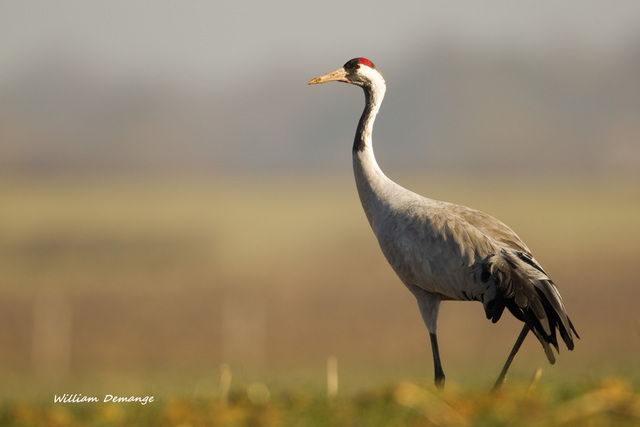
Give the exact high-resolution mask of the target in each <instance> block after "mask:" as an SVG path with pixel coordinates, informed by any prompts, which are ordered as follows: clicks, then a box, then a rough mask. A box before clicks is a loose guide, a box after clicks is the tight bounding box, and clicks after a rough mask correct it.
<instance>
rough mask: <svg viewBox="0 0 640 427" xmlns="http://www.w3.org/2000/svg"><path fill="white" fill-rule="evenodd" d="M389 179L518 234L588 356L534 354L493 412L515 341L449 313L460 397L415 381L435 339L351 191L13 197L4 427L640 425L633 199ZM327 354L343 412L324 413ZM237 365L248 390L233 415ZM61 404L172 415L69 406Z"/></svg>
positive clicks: (343, 185)
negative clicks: (222, 389)
mask: <svg viewBox="0 0 640 427" xmlns="http://www.w3.org/2000/svg"><path fill="white" fill-rule="evenodd" d="M394 178H395V179H397V181H399V182H400V183H402V184H404V185H406V186H407V187H409V188H411V189H414V190H415V191H417V192H420V193H422V194H429V195H431V196H432V197H434V198H440V199H445V200H450V201H453V202H457V203H462V204H465V205H469V206H473V207H476V208H479V209H482V210H485V211H487V212H488V213H490V214H493V215H495V216H496V217H498V218H500V219H502V220H503V221H504V222H506V223H507V224H509V225H510V226H512V227H513V228H514V229H515V230H516V231H517V232H518V233H519V234H520V236H521V237H522V238H523V239H524V240H525V241H526V242H527V244H528V245H529V246H530V248H531V249H532V250H533V252H534V254H535V255H536V258H537V259H538V260H539V261H540V262H541V263H542V264H543V265H544V266H545V269H546V270H547V271H548V272H549V274H550V275H551V276H552V277H553V278H554V280H555V281H556V283H557V284H558V285H559V287H560V291H561V293H562V295H563V298H564V300H565V304H566V306H567V309H568V311H569V313H570V316H571V317H572V319H573V322H574V324H575V325H576V328H577V329H578V332H579V333H580V335H581V337H582V339H581V340H579V341H578V342H577V343H576V349H575V351H574V352H568V351H566V350H564V349H562V350H561V353H560V354H559V356H558V362H557V364H556V365H555V366H553V367H551V366H548V365H546V361H545V359H544V355H543V354H542V352H541V350H540V348H539V345H538V344H537V343H536V342H535V340H528V341H526V342H525V344H524V346H523V348H522V350H521V352H520V354H519V355H518V358H517V359H516V362H515V364H514V366H513V367H512V371H511V373H510V380H509V382H508V387H507V389H506V390H505V392H504V393H502V394H500V395H497V396H492V395H489V394H487V393H486V392H485V390H486V389H487V388H488V385H490V384H491V382H492V381H493V380H495V378H494V376H495V375H497V373H498V371H499V368H500V365H501V363H502V362H503V361H504V358H505V357H506V355H507V353H508V351H509V348H510V346H511V344H512V342H513V339H514V338H515V336H516V335H517V333H518V331H519V329H520V327H519V325H518V323H517V322H516V321H514V320H512V319H510V318H509V316H504V318H503V319H501V321H500V322H499V323H498V324H497V325H492V324H491V323H490V322H488V321H485V320H484V314H483V311H482V307H481V306H480V305H479V304H463V303H445V304H443V306H442V308H441V313H440V321H439V339H440V347H441V349H440V350H441V354H442V357H443V359H444V362H445V370H446V372H447V378H448V386H449V387H448V390H447V392H446V393H445V394H444V395H439V394H436V393H435V392H434V390H433V388H432V386H431V385H430V384H428V383H420V382H417V380H416V379H423V378H428V377H429V376H430V375H431V366H430V359H429V358H430V353H429V348H428V340H427V339H426V337H425V332H424V326H423V325H422V321H421V319H420V316H419V313H418V310H417V308H416V307H415V301H414V300H413V299H412V297H411V295H410V294H409V293H408V292H406V290H405V289H403V287H402V285H401V284H399V282H398V281H397V279H396V278H395V276H394V274H393V272H392V271H391V269H390V268H389V267H388V266H387V265H386V262H385V261H384V259H383V257H382V255H381V254H380V251H379V249H378V247H377V244H376V242H375V239H374V238H373V236H372V233H371V231H370V229H369V228H368V225H367V223H366V220H365V217H364V214H363V213H362V211H361V207H360V206H359V202H358V200H357V196H356V192H355V188H354V186H353V183H352V182H351V180H352V177H351V176H350V175H348V174H347V173H345V174H344V175H340V176H336V177H331V178H326V179H317V178H310V177H280V178H270V179H263V180H258V179H256V180H244V179H243V180H240V179H234V178H233V177H216V176H209V177H187V178H185V177H181V178H178V179H176V178H175V177H157V176H153V177H152V176H148V177H135V176H121V177H95V176H91V177H83V176H69V177H55V178H50V177H48V178H47V179H41V178H37V177H16V176H5V177H2V179H0V200H2V201H3V208H2V209H0V224H2V228H0V271H2V277H3V280H2V281H0V343H2V345H0V366H2V369H1V370H0V373H1V374H2V376H3V379H4V384H3V390H2V391H0V405H1V406H0V407H1V408H2V409H1V411H0V424H2V425H100V423H102V425H148V424H156V425H177V424H181V423H183V424H186V425H189V424H191V425H434V424H435V425H438V424H440V425H443V424H444V425H448V424H449V425H450V424H453V425H455V424H461V425H465V424H471V425H501V424H502V425H510V424H512V423H513V421H514V419H516V420H517V421H519V422H520V421H521V422H522V424H528V425H549V424H551V425H584V424H586V425H610V424H611V423H614V424H621V425H625V424H627V425H633V424H634V423H637V422H638V410H639V409H638V407H639V403H638V384H639V383H640V380H639V378H638V374H637V358H638V354H639V353H640V318H639V317H638V313H637V301H638V300H640V288H638V286H637V277H636V276H637V274H636V265H637V258H638V255H640V220H638V218H640V189H639V187H638V186H637V184H636V182H637V180H628V181H625V180H614V179H600V178H585V177H568V178H565V179H562V180H559V181H556V180H552V179H538V178H536V179H534V178H533V177H518V179H517V180H516V179H514V178H513V177H511V178H509V177H473V179H471V178H469V179H467V178H466V177H451V176H406V177H395V176H394ZM65 325H66V326H65ZM46 337H54V338H55V339H54V340H53V341H52V340H48V339H47V338H46ZM330 355H335V356H336V357H337V358H338V361H339V363H340V368H339V372H340V391H339V393H338V395H337V397H336V398H335V399H333V400H332V401H331V402H328V401H327V398H326V394H325V391H324V388H323V387H324V373H325V371H324V369H325V362H326V360H327V357H328V356H330ZM222 363H228V364H229V365H230V366H231V369H232V370H233V373H234V377H233V378H234V379H233V383H232V389H231V391H230V394H229V396H228V400H227V402H226V403H224V401H225V399H223V398H222V397H221V396H220V393H219V384H218V383H219V366H220V364H222ZM538 367H542V368H543V369H544V374H543V376H542V379H541V380H540V382H539V383H538V384H537V385H536V387H535V388H534V389H533V391H528V388H529V378H530V377H531V375H532V373H533V372H534V371H535V369H537V368H538ZM402 379H408V380H406V381H404V380H403V381H401V380H402ZM261 385H262V386H261ZM252 386H253V388H252ZM256 387H257V388H256ZM250 389H252V390H253V392H249V390H250ZM265 389H266V390H267V392H268V393H267V394H268V399H266V400H265V398H264V396H265V393H264V390H265ZM261 390H262V391H261ZM61 393H84V394H86V395H90V394H92V393H93V394H103V393H112V394H116V393H118V394H121V395H127V394H136V395H147V394H154V395H156V396H157V401H156V402H153V404H148V405H145V406H143V407H142V406H140V405H138V406H136V405H132V404H106V403H99V404H53V403H52V396H53V394H61ZM252 396H253V397H252ZM256 396H258V397H257V398H256ZM260 396H262V398H260ZM256 399H257V400H256Z"/></svg>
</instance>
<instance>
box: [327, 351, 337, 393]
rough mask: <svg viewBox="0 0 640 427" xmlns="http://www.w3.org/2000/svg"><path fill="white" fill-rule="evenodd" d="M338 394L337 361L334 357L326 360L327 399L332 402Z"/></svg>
mask: <svg viewBox="0 0 640 427" xmlns="http://www.w3.org/2000/svg"><path fill="white" fill-rule="evenodd" d="M337 394H338V359H337V358H336V357H335V356H329V357H328V358H327V398H328V399H329V400H332V399H333V398H335V397H336V395H337Z"/></svg>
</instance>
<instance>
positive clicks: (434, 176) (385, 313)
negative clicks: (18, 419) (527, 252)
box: [0, 0, 640, 396]
mask: <svg viewBox="0 0 640 427" xmlns="http://www.w3.org/2000/svg"><path fill="white" fill-rule="evenodd" d="M356 56H366V57H368V58H369V59H371V60H373V61H374V62H375V63H376V65H377V66H378V67H379V68H380V69H381V70H382V71H383V72H384V74H385V77H386V79H387V83H388V91H387V97H386V100H385V103H384V104H383V106H382V110H381V113H380V115H379V118H378V120H377V122H376V132H375V137H374V141H375V144H376V145H375V148H376V153H377V158H378V161H379V163H380V164H381V166H382V168H383V169H384V170H385V171H386V172H387V174H388V175H389V176H390V177H391V178H392V179H394V180H396V181H397V182H399V183H400V184H402V185H404V186H405V187H408V188H410V189H412V190H415V191H417V192H420V193H421V194H424V195H427V196H429V197H432V198H437V199H444V200H448V201H452V202H456V203H460V204H464V205H469V206H472V207H475V208H478V209H481V210H484V211H486V212H488V213H490V214H492V215H494V216H496V217H498V218H500V219H501V220H503V221H504V222H506V223H507V224H509V225H510V226H511V227H512V228H513V229H514V230H515V231H516V232H517V233H518V234H519V235H520V236H521V237H522V238H523V239H524V240H525V241H526V242H527V244H528V245H529V247H530V248H531V249H532V251H533V252H534V254H535V255H536V258H537V259H538V260H539V261H540V262H541V263H542V264H543V265H544V266H545V269H546V270H547V272H549V274H550V275H551V277H552V278H554V280H555V281H556V283H557V284H558V286H559V289H560V291H561V293H562V295H563V297H564V299H565V305H566V307H567V309H568V312H569V314H570V316H571V317H572V319H573V321H574V324H575V326H576V328H577V330H578V332H579V333H580V335H581V337H582V339H581V340H580V341H578V343H577V345H576V349H575V351H574V352H572V353H569V352H567V351H566V349H561V354H560V356H559V358H558V363H557V364H556V366H554V367H550V366H549V365H547V364H546V358H545V357H544V354H543V352H542V351H541V349H540V347H539V345H538V344H537V343H536V342H534V340H530V341H528V342H527V343H525V346H524V348H523V350H522V353H521V354H520V355H519V359H517V360H516V362H515V365H514V367H513V373H512V375H513V376H514V377H518V376H521V377H524V378H529V377H530V376H531V375H532V373H533V371H534V370H535V368H537V367H538V366H540V367H543V368H544V369H545V374H543V380H544V379H545V377H548V378H566V379H567V381H570V380H571V378H575V376H582V377H584V376H589V375H593V376H596V377H597V376H601V375H629V374H631V375H633V374H634V373H635V375H637V368H638V365H637V360H640V359H639V357H638V356H639V354H638V353H639V352H640V313H639V312H638V304H637V303H638V301H640V289H639V287H638V286H637V281H638V279H637V270H638V256H639V255H640V185H639V183H640V4H639V3H637V2H635V1H623V0H617V1H616V0H614V1H608V2H601V1H577V0H571V1H564V2H555V1H547V0H544V1H535V2H534V1H526V2H517V3H514V2H509V1H499V0H492V1H484V2H482V3H479V2H474V1H470V0H459V1H446V2H445V1H430V2H421V1H395V2H393V3H390V2H384V1H366V2H364V1H351V2H344V3H342V4H336V3H332V4H321V3H317V2H316V3H310V2H299V1H290V0H273V1H271V2H205V1H191V2H180V3H176V2H170V1H153V2H151V1H135V2H131V1H126V2H125V1H120V0H117V1H111V2H102V3H92V2H90V3H87V2H82V1H58V2H55V3H51V2H46V1H24V2H2V3H1V4H0V130H1V131H0V206H1V208H0V279H1V280H0V370H1V372H2V375H3V378H7V382H6V387H5V393H6V394H7V393H8V394H12V395H13V396H15V394H16V393H20V394H24V395H30V394H38V393H45V394H46V393H50V392H56V393H63V392H66V393H84V394H88V395H92V394H96V393H98V392H99V390H102V389H105V390H107V392H109V393H112V394H118V393H122V394H126V395H130V394H135V393H144V394H153V393H156V394H158V393H163V392H166V393H172V392H176V391H181V392H188V393H190V392H193V393H198V392H201V391H204V392H208V391H211V390H214V391H215V390H217V387H218V383H219V378H220V369H221V368H220V367H221V366H228V367H229V369H230V370H231V372H232V373H233V378H234V381H236V382H243V381H244V382H262V383H265V384H268V385H269V387H302V386H304V387H321V386H322V381H323V376H324V374H325V369H326V361H327V358H328V357H331V356H334V357H336V359H337V361H338V366H339V372H340V378H341V382H340V384H341V387H343V388H342V389H343V390H344V389H349V387H351V388H353V389H355V388H359V387H365V386H368V385H372V384H377V383H380V382H383V381H393V380H397V379H401V378H424V379H426V380H429V379H430V378H431V377H432V365H431V351H430V347H429V343H428V338H427V332H426V330H425V328H424V326H423V324H422V320H421V319H420V315H419V313H418V310H417V306H416V304H415V301H414V300H413V297H412V296H411V295H410V294H409V293H408V292H407V291H406V290H405V289H404V287H403V286H402V285H401V283H400V282H399V281H398V280H397V279H396V278H395V276H394V274H393V272H392V271H391V269H390V267H388V266H387V264H386V262H385V260H384V258H383V257H382V255H381V253H380V251H379V249H378V247H377V243H376V241H375V238H374V236H373V234H372V233H371V230H370V229H369V226H368V224H367V222H366V219H365V217H364V214H363V213H362V211H361V207H360V205H359V201H358V198H357V195H356V191H355V185H354V183H353V178H352V175H351V159H350V152H351V144H352V138H353V134H354V132H355V126H356V123H357V119H358V117H359V115H360V112H361V110H362V107H363V96H362V94H361V93H360V90H359V89H356V88H353V87H350V86H346V85H339V84H334V85H324V86H320V87H308V86H307V85H306V83H307V82H308V81H309V80H310V79H311V78H312V77H315V76H317V75H320V74H323V73H326V72H328V71H332V70H334V69H336V68H338V67H340V66H342V64H343V63H344V62H346V61H347V60H349V59H350V58H352V57H356ZM508 317H510V316H504V318H503V320H501V321H500V323H498V324H497V325H492V324H491V323H490V322H489V321H486V320H484V312H483V310H482V306H481V305H480V304H462V303H455V302H451V303H445V304H444V306H443V307H442V309H441V317H440V322H439V336H440V340H441V344H440V345H441V353H442V357H443V360H444V368H445V371H446V372H447V375H448V381H451V382H453V383H456V382H457V383H458V384H461V385H469V384H475V383H476V382H480V383H486V384H487V386H488V385H489V384H491V381H492V380H493V379H494V378H495V376H496V375H497V373H498V371H499V369H500V367H501V365H502V363H503V361H504V359H505V358H506V356H507V353H508V351H509V349H510V347H511V344H512V342H513V340H514V339H515V337H516V335H517V333H518V331H519V329H520V328H519V326H518V323H517V322H516V321H515V320H513V319H509V318H508ZM226 369H227V368H224V369H223V371H224V370H226ZM69 384H73V386H72V387H71V388H69V386H68V385H69ZM65 387H66V388H65ZM47 396H49V395H47Z"/></svg>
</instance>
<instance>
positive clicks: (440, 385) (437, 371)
mask: <svg viewBox="0 0 640 427" xmlns="http://www.w3.org/2000/svg"><path fill="white" fill-rule="evenodd" d="M429 336H430V337H431V350H432V351H433V373H434V375H435V379H434V384H435V385H436V388H437V389H438V390H443V389H444V371H443V370H442V363H440V351H438V338H436V334H431V333H430V334H429Z"/></svg>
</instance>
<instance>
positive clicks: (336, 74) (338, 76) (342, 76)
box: [308, 68, 349, 85]
mask: <svg viewBox="0 0 640 427" xmlns="http://www.w3.org/2000/svg"><path fill="white" fill-rule="evenodd" d="M326 82H345V83H349V80H347V72H346V71H345V69H344V68H340V69H338V70H335V71H332V72H330V73H327V74H323V75H322V76H320V77H316V78H315V79H313V80H311V81H310V82H309V83H308V84H310V85H317V84H320V83H326Z"/></svg>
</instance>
